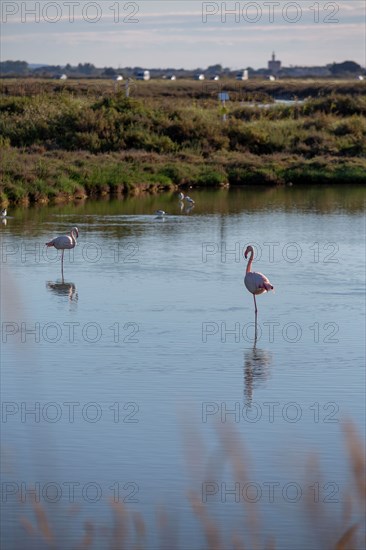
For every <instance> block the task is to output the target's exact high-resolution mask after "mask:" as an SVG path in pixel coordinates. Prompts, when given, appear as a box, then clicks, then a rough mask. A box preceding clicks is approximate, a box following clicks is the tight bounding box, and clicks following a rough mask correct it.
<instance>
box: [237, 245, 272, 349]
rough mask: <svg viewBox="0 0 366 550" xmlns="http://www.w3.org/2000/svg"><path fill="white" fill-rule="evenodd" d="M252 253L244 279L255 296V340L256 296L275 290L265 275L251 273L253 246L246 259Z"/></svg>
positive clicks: (246, 252) (250, 247)
mask: <svg viewBox="0 0 366 550" xmlns="http://www.w3.org/2000/svg"><path fill="white" fill-rule="evenodd" d="M249 253H250V258H249V261H248V265H247V269H246V273H245V277H244V284H245V286H246V287H247V289H248V290H249V292H251V293H252V294H253V298H254V310H255V340H256V339H257V312H258V310H257V302H256V299H255V297H256V295H257V294H263V292H269V291H270V290H273V286H272V285H271V283H270V282H269V280H268V279H267V277H266V276H265V275H263V273H256V272H255V271H251V269H252V263H253V257H254V250H253V247H252V246H247V249H246V251H245V252H244V257H245V259H247V256H248V254H249Z"/></svg>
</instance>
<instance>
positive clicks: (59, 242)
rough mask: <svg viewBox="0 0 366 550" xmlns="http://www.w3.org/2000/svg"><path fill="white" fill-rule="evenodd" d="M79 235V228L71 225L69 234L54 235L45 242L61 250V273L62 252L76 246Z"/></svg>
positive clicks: (62, 271)
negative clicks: (50, 239)
mask: <svg viewBox="0 0 366 550" xmlns="http://www.w3.org/2000/svg"><path fill="white" fill-rule="evenodd" d="M78 236H79V230H78V228H77V227H73V228H72V229H71V231H70V235H60V236H59V237H55V238H54V239H52V241H50V242H48V243H46V246H54V247H55V248H56V249H57V250H62V255H61V273H62V276H63V274H64V252H65V250H71V249H72V248H75V246H76V239H77V238H78Z"/></svg>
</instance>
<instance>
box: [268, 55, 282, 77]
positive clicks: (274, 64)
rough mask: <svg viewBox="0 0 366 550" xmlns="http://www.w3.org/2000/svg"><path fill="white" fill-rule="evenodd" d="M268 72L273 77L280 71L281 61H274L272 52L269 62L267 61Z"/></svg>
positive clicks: (274, 57)
mask: <svg viewBox="0 0 366 550" xmlns="http://www.w3.org/2000/svg"><path fill="white" fill-rule="evenodd" d="M268 70H269V71H271V73H272V74H274V75H277V74H278V73H279V72H280V70H281V61H276V56H275V53H274V52H272V59H271V61H268Z"/></svg>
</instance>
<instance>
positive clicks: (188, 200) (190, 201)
mask: <svg viewBox="0 0 366 550" xmlns="http://www.w3.org/2000/svg"><path fill="white" fill-rule="evenodd" d="M185 199H186V201H187V202H189V204H194V200H193V199H191V197H188V195H187V196H186V197H185Z"/></svg>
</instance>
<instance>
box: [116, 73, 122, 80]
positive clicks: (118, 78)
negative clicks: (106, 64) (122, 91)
mask: <svg viewBox="0 0 366 550" xmlns="http://www.w3.org/2000/svg"><path fill="white" fill-rule="evenodd" d="M114 80H116V81H118V80H123V76H122V75H121V74H118V75H117V76H115V77H114Z"/></svg>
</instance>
